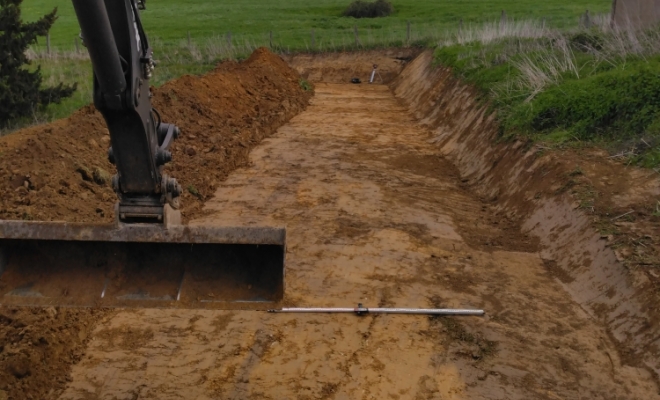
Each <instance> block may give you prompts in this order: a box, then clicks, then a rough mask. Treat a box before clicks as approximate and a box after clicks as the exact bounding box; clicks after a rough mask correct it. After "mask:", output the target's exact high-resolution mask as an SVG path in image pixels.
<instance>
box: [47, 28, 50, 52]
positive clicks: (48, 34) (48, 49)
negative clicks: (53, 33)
mask: <svg viewBox="0 0 660 400" xmlns="http://www.w3.org/2000/svg"><path fill="white" fill-rule="evenodd" d="M46 52H47V53H48V54H49V55H50V33H47V34H46Z"/></svg>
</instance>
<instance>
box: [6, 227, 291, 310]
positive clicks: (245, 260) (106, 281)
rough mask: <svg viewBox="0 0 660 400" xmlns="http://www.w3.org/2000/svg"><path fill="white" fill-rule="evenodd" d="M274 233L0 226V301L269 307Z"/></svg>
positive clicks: (274, 281) (275, 288)
mask: <svg viewBox="0 0 660 400" xmlns="http://www.w3.org/2000/svg"><path fill="white" fill-rule="evenodd" d="M285 242H286V232H285V230H284V229H283V228H261V227H260V228H253V227H238V228H236V227H202V226H182V225H175V226H171V227H168V228H165V227H163V226H162V225H156V224H130V225H125V224H119V225H111V224H107V225H90V224H73V223H57V222H22V221H0V304H3V305H37V306H100V307H154V308H216V309H227V308H231V309H233V308H266V307H268V308H270V307H271V305H272V304H273V303H276V302H278V301H279V300H281V299H282V296H283V293H284V259H285Z"/></svg>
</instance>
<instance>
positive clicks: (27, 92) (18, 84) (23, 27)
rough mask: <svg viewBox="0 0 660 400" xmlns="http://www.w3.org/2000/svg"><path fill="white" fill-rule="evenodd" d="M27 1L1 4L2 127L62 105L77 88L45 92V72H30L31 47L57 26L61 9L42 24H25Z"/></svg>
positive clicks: (0, 1) (10, 0)
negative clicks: (57, 15) (53, 104)
mask: <svg viewBox="0 0 660 400" xmlns="http://www.w3.org/2000/svg"><path fill="white" fill-rule="evenodd" d="M22 1H23V0H0V126H6V125H7V124H8V123H10V122H12V121H13V120H16V119H18V118H21V117H25V116H29V115H32V114H33V113H34V112H35V111H37V110H38V109H39V108H42V107H45V106H46V105H48V104H50V103H59V102H60V100H61V99H62V98H65V97H69V96H71V95H72V94H73V92H74V91H75V90H76V85H75V84H74V85H73V86H64V85H62V84H59V85H58V86H56V87H51V88H41V69H40V68H37V69H36V70H35V71H30V70H28V69H27V66H28V65H29V64H30V60H28V58H27V56H26V50H27V49H28V46H30V45H31V44H33V43H36V42H37V37H38V36H45V35H46V34H47V33H48V30H49V29H50V27H51V26H52V25H53V23H54V22H55V19H56V18H57V17H56V13H57V9H55V10H53V12H51V13H50V14H48V15H46V16H44V17H42V18H41V19H40V20H38V21H36V22H31V23H23V21H22V20H21V10H20V6H21V3H22Z"/></svg>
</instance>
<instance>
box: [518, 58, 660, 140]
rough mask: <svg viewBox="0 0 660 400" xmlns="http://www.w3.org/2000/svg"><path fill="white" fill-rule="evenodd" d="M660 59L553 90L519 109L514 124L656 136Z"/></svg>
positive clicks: (589, 135) (584, 134) (605, 135)
mask: <svg viewBox="0 0 660 400" xmlns="http://www.w3.org/2000/svg"><path fill="white" fill-rule="evenodd" d="M658 69H660V62H658V61H648V62H636V63H631V64H628V65H627V66H626V69H622V68H617V69H613V70H610V71H607V72H603V73H599V74H596V75H593V76H590V77H587V78H584V79H580V80H577V79H571V80H566V81H564V82H562V83H560V84H559V85H557V86H553V87H550V88H548V89H547V90H546V91H544V92H543V93H541V94H539V95H538V96H537V97H536V98H535V99H534V100H533V101H531V102H530V103H523V104H520V105H518V106H517V107H515V108H514V110H513V113H512V114H511V115H510V116H509V121H508V122H509V128H513V130H515V131H529V130H532V131H541V132H546V133H550V132H553V131H557V130H565V131H567V132H569V133H570V134H571V135H572V136H574V137H575V138H577V139H580V140H593V139H614V140H617V141H621V140H625V139H628V138H632V137H639V136H642V135H645V134H654V133H655V132H654V131H656V130H657V129H656V126H660V125H659V123H658V122H657V120H658V118H659V117H660V75H658V73H657V71H658Z"/></svg>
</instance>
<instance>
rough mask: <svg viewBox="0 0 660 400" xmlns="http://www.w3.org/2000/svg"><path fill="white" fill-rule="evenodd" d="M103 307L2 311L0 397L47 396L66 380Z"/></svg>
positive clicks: (80, 354)
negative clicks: (100, 308)
mask: <svg viewBox="0 0 660 400" xmlns="http://www.w3.org/2000/svg"><path fill="white" fill-rule="evenodd" d="M107 314H108V311H105V310H75V309H68V308H62V309H55V308H53V307H51V308H47V309H29V308H19V309H0V399H8V398H9V399H49V398H54V397H55V395H56V394H59V393H60V392H61V391H62V390H63V389H64V387H65V386H66V384H67V382H68V375H69V371H70V370H71V364H75V363H77V362H78V361H80V359H81V358H82V356H83V355H84V353H85V348H86V346H87V342H88V337H89V334H91V332H92V330H93V329H94V326H95V325H96V322H98V321H99V320H100V319H101V318H103V317H104V316H105V315H107Z"/></svg>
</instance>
